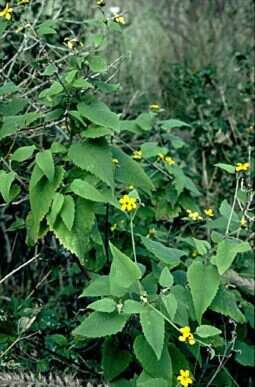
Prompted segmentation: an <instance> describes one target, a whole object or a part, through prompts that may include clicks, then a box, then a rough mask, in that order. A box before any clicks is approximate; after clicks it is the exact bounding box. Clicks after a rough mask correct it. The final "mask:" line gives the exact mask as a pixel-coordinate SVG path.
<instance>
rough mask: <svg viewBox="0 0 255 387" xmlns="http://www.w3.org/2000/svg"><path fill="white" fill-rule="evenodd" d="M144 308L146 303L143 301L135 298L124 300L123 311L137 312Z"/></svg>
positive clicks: (127, 312) (128, 312)
mask: <svg viewBox="0 0 255 387" xmlns="http://www.w3.org/2000/svg"><path fill="white" fill-rule="evenodd" d="M143 310H144V305H143V304H142V303H141V302H138V301H135V300H126V301H124V306H123V313H126V314H137V313H141V312H142V311H143Z"/></svg>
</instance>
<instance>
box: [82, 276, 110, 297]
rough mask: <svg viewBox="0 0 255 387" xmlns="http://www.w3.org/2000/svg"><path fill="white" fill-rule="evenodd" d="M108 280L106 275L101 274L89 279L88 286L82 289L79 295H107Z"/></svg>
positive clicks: (108, 290)
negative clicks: (91, 279)
mask: <svg viewBox="0 0 255 387" xmlns="http://www.w3.org/2000/svg"><path fill="white" fill-rule="evenodd" d="M110 294H111V292H110V281H109V277H108V276H103V275H101V276H100V277H98V278H96V279H94V280H93V281H91V282H90V283H89V284H88V286H87V287H86V288H85V289H84V290H83V292H82V294H81V295H80V297H97V296H99V297H102V296H109V295H110Z"/></svg>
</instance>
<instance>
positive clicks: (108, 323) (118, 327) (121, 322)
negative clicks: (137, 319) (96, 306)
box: [72, 312, 129, 338]
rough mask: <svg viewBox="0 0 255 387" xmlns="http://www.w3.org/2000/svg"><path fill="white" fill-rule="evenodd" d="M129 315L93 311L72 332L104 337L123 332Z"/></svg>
mask: <svg viewBox="0 0 255 387" xmlns="http://www.w3.org/2000/svg"><path fill="white" fill-rule="evenodd" d="M128 318H129V316H127V315H124V314H118V313H116V312H114V313H102V312H93V313H91V314H90V315H89V316H88V317H86V318H85V320H83V321H82V323H81V324H80V325H79V326H78V327H77V328H75V329H74V330H73V332H72V334H73V335H75V336H82V337H90V338H96V337H104V336H111V335H115V334H116V333H118V332H121V331H122V330H123V328H124V326H125V324H126V322H127V320H128Z"/></svg>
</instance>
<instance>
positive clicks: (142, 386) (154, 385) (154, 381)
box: [136, 378, 169, 387]
mask: <svg viewBox="0 0 255 387" xmlns="http://www.w3.org/2000/svg"><path fill="white" fill-rule="evenodd" d="M136 386H137V387H159V386H160V387H169V384H168V383H167V381H166V380H164V379H162V378H149V379H147V380H141V379H140V378H139V379H138V380H137V383H136Z"/></svg>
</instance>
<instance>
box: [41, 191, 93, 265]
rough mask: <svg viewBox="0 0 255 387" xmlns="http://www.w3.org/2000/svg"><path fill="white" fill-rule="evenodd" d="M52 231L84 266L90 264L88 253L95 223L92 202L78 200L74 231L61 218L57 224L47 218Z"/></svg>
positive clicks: (76, 202)
mask: <svg viewBox="0 0 255 387" xmlns="http://www.w3.org/2000/svg"><path fill="white" fill-rule="evenodd" d="M47 220H48V224H49V226H50V229H51V231H53V232H54V234H55V235H56V237H57V239H58V240H59V242H60V243H61V244H62V245H63V246H64V247H65V248H66V249H67V250H69V251H71V252H72V253H73V254H75V255H76V256H77V257H78V258H79V259H80V261H81V263H82V264H85V265H86V263H87V262H88V258H87V251H88V243H89V235H90V231H91V229H92V227H93V225H94V223H95V215H94V208H93V205H92V203H91V202H89V201H87V200H85V199H81V198H77V200H76V201H75V218H74V223H73V227H72V230H71V231H70V230H68V228H67V227H66V225H65V224H64V222H63V221H62V219H61V218H60V217H58V218H57V220H56V222H55V224H52V223H51V219H50V217H48V218H47Z"/></svg>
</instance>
